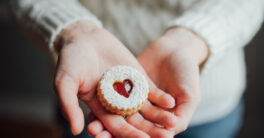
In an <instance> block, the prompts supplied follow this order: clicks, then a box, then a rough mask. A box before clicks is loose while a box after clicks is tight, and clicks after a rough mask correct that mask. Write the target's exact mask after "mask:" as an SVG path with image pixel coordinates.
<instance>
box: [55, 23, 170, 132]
mask: <svg viewBox="0 0 264 138" xmlns="http://www.w3.org/2000/svg"><path fill="white" fill-rule="evenodd" d="M55 46H56V47H55V49H56V50H57V53H58V62H57V72H56V76H55V81H54V84H55V89H56V91H57V94H58V97H59V100H60V103H61V106H62V109H63V111H64V115H65V117H66V118H67V119H68V121H69V123H70V126H71V130H72V132H73V133H74V134H79V133H80V132H81V131H82V129H83V126H84V117H83V112H82V110H81V108H80V107H79V104H78V99H80V100H82V101H84V102H85V103H86V104H87V105H88V106H89V107H90V108H91V110H92V111H93V113H94V114H95V116H96V117H97V118H98V119H99V120H100V121H101V122H102V123H103V125H104V127H105V128H106V129H107V131H104V134H105V135H108V136H109V135H110V136H111V135H114V136H115V137H148V136H147V135H146V133H144V132H143V131H140V130H138V129H136V128H135V127H133V126H132V125H130V124H128V123H127V122H126V120H125V119H124V118H123V117H121V116H119V115H114V114H111V113H109V112H106V111H105V110H104V108H103V107H102V106H101V105H100V103H99V101H98V100H97V98H96V94H95V92H96V87H97V83H98V81H99V79H100V78H101V76H102V74H103V73H104V72H105V71H106V70H108V69H109V68H111V67H112V66H115V65H128V66H131V67H133V68H136V69H138V70H139V71H140V72H142V73H143V74H145V72H144V70H143V68H142V67H141V65H140V64H139V63H138V61H137V60H136V58H135V57H134V56H133V55H132V54H131V53H130V52H129V51H128V50H127V49H126V48H125V46H124V45H123V44H122V43H121V42H119V41H118V40H117V39H116V38H115V37H114V36H113V35H112V34H110V33H109V32H107V31H106V30H104V29H99V28H97V27H96V26H95V25H94V24H93V23H91V22H89V21H81V22H77V23H74V24H72V25H70V26H69V27H67V28H66V29H64V30H63V31H62V32H61V33H60V34H59V35H58V37H57V39H56V42H55ZM149 84H150V94H149V96H150V99H149V100H151V102H153V103H155V104H157V105H159V106H161V107H163V108H171V107H173V106H174V104H175V101H174V99H173V98H172V97H171V96H170V95H169V94H166V93H164V92H163V91H162V90H159V89H157V87H156V86H155V85H154V83H152V82H151V81H149ZM148 107H152V108H155V110H153V111H151V112H155V111H156V110H159V108H158V107H155V106H153V105H149V106H148ZM145 112H150V111H149V110H148V109H145ZM145 114H147V116H146V115H145V118H148V119H153V120H155V118H154V116H153V115H151V114H149V113H145ZM166 115H167V114H166V113H164V114H163V115H160V117H164V118H165V119H166V118H167V117H168V116H166ZM144 120H145V119H144ZM166 123H167V124H163V125H169V123H168V122H166ZM123 130H126V131H123ZM110 133H111V134H110Z"/></svg>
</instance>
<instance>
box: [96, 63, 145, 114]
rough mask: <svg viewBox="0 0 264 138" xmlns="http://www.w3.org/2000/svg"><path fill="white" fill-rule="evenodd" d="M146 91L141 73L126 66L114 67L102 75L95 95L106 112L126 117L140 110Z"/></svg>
mask: <svg viewBox="0 0 264 138" xmlns="http://www.w3.org/2000/svg"><path fill="white" fill-rule="evenodd" d="M148 91H149V87H148V82H147V80H146V79H145V77H144V76H143V75H142V74H141V73H139V72H138V71H137V70H135V69H133V68H131V67H128V66H115V67H112V68H111V69H110V70H109V71H107V72H105V73H104V75H103V77H102V79H101V80H100V82H99V84H98V88H97V95H98V98H99V101H100V102H101V104H102V105H103V106H104V107H105V109H106V110H108V111H110V112H112V113H116V114H118V115H122V116H127V115H131V114H134V113H136V112H137V111H138V110H140V108H141V107H142V106H143V104H144V102H145V101H146V100H147V97H148Z"/></svg>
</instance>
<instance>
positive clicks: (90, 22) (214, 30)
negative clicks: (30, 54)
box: [11, 0, 264, 138]
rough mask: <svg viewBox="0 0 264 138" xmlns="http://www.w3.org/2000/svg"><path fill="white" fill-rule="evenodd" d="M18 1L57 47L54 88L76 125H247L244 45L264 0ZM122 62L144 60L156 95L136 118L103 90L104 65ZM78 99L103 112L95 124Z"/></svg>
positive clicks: (232, 131)
mask: <svg viewBox="0 0 264 138" xmlns="http://www.w3.org/2000/svg"><path fill="white" fill-rule="evenodd" d="M11 5H12V9H13V11H14V14H15V16H16V19H17V21H18V22H19V24H20V25H21V26H22V27H23V28H24V30H25V32H26V33H27V34H28V36H29V37H31V38H33V39H32V40H33V41H36V42H37V43H38V44H39V45H42V46H43V47H44V48H46V49H48V50H49V51H50V53H52V54H53V56H54V61H55V62H56V63H57V68H56V76H55V78H54V84H55V89H56V92H57V95H58V99H59V101H60V105H61V109H62V110H63V113H64V116H65V117H66V119H67V120H68V121H69V124H70V128H71V131H72V133H73V134H74V135H77V134H80V133H81V132H82V131H88V132H89V133H90V134H91V135H93V136H96V137H112V136H114V137H165V138H167V137H173V136H174V135H177V134H179V133H180V134H179V135H177V136H176V137H177V138H178V137H187V138H193V137H195V138H212V137H214V138H218V137H219V138H220V137H221V138H230V137H234V136H235V135H236V133H237V132H238V130H239V127H240V125H241V117H242V112H243V110H242V109H243V105H242V103H243V101H242V98H241V97H242V95H243V91H244V89H245V82H246V78H245V72H246V71H245V61H244V52H243V47H244V46H246V45H247V43H248V42H249V41H250V40H251V39H252V38H253V36H254V35H255V34H256V33H257V31H258V30H259V28H260V27H261V25H262V21H263V13H264V1H263V0H251V1H249V0H232V1H230V0H184V1H183V0H182V1H181V0H156V1H153V0H141V1H139V0H137V1H136V0H133V1H132V0H129V1H128V0H126V1H123V0H80V1H76V0H56V1H54V0H17V1H15V0H13V1H12V3H11ZM115 65H128V66H132V67H134V68H136V69H138V70H139V71H141V72H142V73H144V74H145V75H146V76H147V78H148V80H149V84H150V93H149V98H148V101H147V102H146V103H145V104H144V106H143V108H142V109H141V110H140V112H138V113H136V114H135V115H132V116H129V117H128V118H127V119H125V118H123V117H121V116H118V115H114V114H111V113H109V112H106V111H105V110H104V109H103V108H102V107H101V106H100V103H99V102H98V100H97V99H96V96H95V91H96V85H97V82H98V80H99V79H100V77H101V76H102V73H103V72H104V71H106V70H107V69H109V68H110V67H112V66H115ZM78 99H80V100H82V101H84V102H85V103H86V104H87V105H88V106H89V108H90V109H91V112H92V114H91V116H92V117H91V118H94V119H91V122H90V123H89V125H88V128H87V130H83V127H84V118H85V117H84V116H83V111H82V109H81V108H80V107H79V104H78ZM157 124H158V125H157ZM186 129H187V130H186ZM184 130H186V131H184ZM182 131H184V132H183V133H181V132H182Z"/></svg>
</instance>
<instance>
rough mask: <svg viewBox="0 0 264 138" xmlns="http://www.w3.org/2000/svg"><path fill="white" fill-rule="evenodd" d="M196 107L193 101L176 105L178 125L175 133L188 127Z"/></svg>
mask: <svg viewBox="0 0 264 138" xmlns="http://www.w3.org/2000/svg"><path fill="white" fill-rule="evenodd" d="M195 109H196V106H195V104H194V103H191V102H186V103H181V104H179V105H178V106H177V107H176V109H175V111H174V115H175V116H176V117H177V120H176V123H177V125H176V126H175V128H174V131H175V134H179V133H181V132H183V131H185V130H186V129H187V127H188V125H189V122H190V120H191V118H192V115H193V113H194V111H195Z"/></svg>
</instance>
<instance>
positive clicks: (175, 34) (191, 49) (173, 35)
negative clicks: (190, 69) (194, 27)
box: [162, 27, 209, 65]
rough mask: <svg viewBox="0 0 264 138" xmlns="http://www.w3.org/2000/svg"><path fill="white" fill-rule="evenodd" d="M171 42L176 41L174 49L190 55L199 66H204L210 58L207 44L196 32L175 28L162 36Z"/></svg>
mask: <svg viewBox="0 0 264 138" xmlns="http://www.w3.org/2000/svg"><path fill="white" fill-rule="evenodd" d="M162 37H163V38H165V39H169V40H170V41H175V45H174V49H175V50H176V51H177V50H178V51H184V52H186V51H187V52H188V53H190V54H189V55H191V56H192V57H193V59H194V60H196V62H197V63H198V65H201V64H203V63H204V62H205V61H206V60H207V58H208V56H209V48H208V45H207V44H206V42H205V41H204V40H203V39H202V38H201V37H200V36H198V35H197V34H196V33H195V32H192V31H191V30H189V29H186V28H183V27H173V28H170V29H169V30H167V31H166V32H165V33H164V35H163V36H162Z"/></svg>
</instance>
